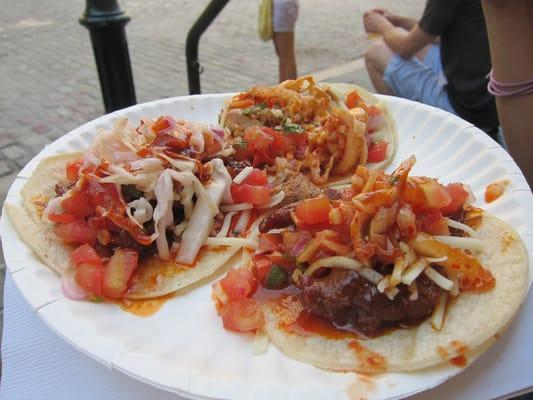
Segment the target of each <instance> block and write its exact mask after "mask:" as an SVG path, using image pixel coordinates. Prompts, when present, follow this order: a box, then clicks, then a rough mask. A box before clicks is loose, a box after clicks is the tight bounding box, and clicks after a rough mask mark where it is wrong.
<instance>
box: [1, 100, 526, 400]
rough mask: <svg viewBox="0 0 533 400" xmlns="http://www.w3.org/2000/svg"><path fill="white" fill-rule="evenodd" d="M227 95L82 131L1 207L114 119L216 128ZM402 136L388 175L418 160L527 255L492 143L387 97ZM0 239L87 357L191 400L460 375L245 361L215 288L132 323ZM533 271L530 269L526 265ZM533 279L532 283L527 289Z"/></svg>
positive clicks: (35, 296) (306, 394)
mask: <svg viewBox="0 0 533 400" xmlns="http://www.w3.org/2000/svg"><path fill="white" fill-rule="evenodd" d="M227 96H228V95H205V96H193V97H179V98H172V99H166V100H160V101H155V102H151V103H146V104H139V105H137V106H134V107H130V108H128V109H125V110H121V111H117V112H115V113H112V114H109V115H106V116H103V117H101V118H98V119H96V120H94V121H92V122H89V123H87V124H85V125H83V126H81V127H79V128H77V129H75V130H74V131H72V132H70V133H68V134H67V135H65V136H63V137H62V138H60V139H59V140H57V141H56V142H54V143H52V144H51V145H49V146H47V147H46V148H45V149H44V150H43V151H42V152H41V153H39V154H38V155H37V156H36V157H35V158H34V159H33V160H31V161H30V162H29V163H28V165H27V166H26V167H25V168H24V169H23V170H22V171H21V172H20V174H19V177H18V178H17V179H16V181H15V182H14V183H13V185H12V187H11V188H10V190H9V192H8V196H7V199H6V201H7V202H10V203H14V204H17V203H19V204H20V197H19V191H20V189H21V187H22V186H23V184H24V183H25V180H26V179H27V178H28V176H30V175H31V173H32V171H33V170H34V168H35V167H36V165H37V163H38V161H39V160H40V159H42V158H43V157H46V156H50V155H53V154H57V153H62V152H69V151H76V150H81V149H84V148H85V147H87V146H88V144H89V143H90V142H91V140H92V138H93V137H94V135H95V133H96V131H97V129H98V128H110V127H111V126H112V121H113V119H114V118H116V117H118V116H123V115H124V116H127V117H128V118H129V119H130V120H131V121H132V122H133V123H134V124H136V123H137V122H138V121H139V119H140V118H142V117H157V116H159V115H162V114H169V115H174V116H176V117H180V118H185V119H189V120H194V121H199V122H200V121H201V122H211V123H216V121H217V117H218V113H219V111H220V109H221V107H222V104H223V101H224V99H225V98H226V97H227ZM386 100H387V101H388V102H389V106H390V109H391V112H392V114H393V115H394V117H395V119H396V124H397V127H398V131H399V134H400V147H399V149H398V153H397V155H396V158H395V160H394V161H393V163H392V165H391V166H390V167H389V170H392V169H393V168H394V167H396V166H397V165H398V164H399V162H400V161H402V160H403V159H405V158H407V157H408V156H409V155H411V154H415V156H416V157H417V159H418V162H417V164H416V166H415V168H414V174H420V175H427V176H435V177H440V180H441V182H443V183H447V182H454V181H461V182H465V183H468V184H470V185H471V187H472V189H473V191H474V194H475V195H476V197H477V199H478V202H477V204H478V205H479V206H481V207H483V208H485V209H487V210H488V211H489V212H491V213H493V214H494V215H496V216H498V217H500V218H501V219H503V220H504V221H507V222H508V223H510V224H511V225H513V226H514V227H515V228H516V229H517V230H518V232H519V233H520V234H521V236H522V238H523V240H524V241H525V242H526V245H527V249H528V254H529V257H530V260H531V258H532V252H533V230H532V227H531V226H528V225H527V223H528V222H529V223H531V221H533V198H532V195H531V191H530V189H529V187H528V185H527V183H526V181H525V179H524V177H523V176H522V174H521V172H520V170H519V169H518V167H517V166H516V164H515V163H514V162H513V160H512V159H511V158H510V156H509V155H508V154H507V153H506V152H505V151H504V150H503V149H502V148H501V147H500V146H499V145H498V144H497V143H496V142H494V141H493V140H492V139H490V138H489V137H488V136H486V135H485V134H484V133H483V132H481V131H480V130H479V129H477V128H475V127H473V126H472V125H471V124H469V123H467V122H465V121H463V120H461V119H459V118H457V117H455V116H453V115H451V114H449V113H446V112H444V111H441V110H438V109H435V108H433V107H429V106H425V105H422V104H419V103H415V102H411V101H407V100H403V99H398V98H392V97H387V98H386ZM503 178H507V179H510V180H511V182H512V183H511V185H510V187H509V188H508V190H507V192H506V193H505V194H504V196H503V197H502V198H500V199H499V200H497V201H495V202H493V203H491V204H484V202H483V193H484V189H485V187H486V185H487V184H489V183H491V182H492V181H495V180H498V179H503ZM0 233H1V235H2V242H3V246H4V254H5V259H6V264H7V268H8V269H9V271H10V272H11V273H12V276H13V279H14V281H15V282H16V284H17V286H18V287H19V289H20V290H21V291H22V293H23V294H24V296H25V298H26V300H27V301H28V302H29V303H30V305H31V306H32V307H33V309H34V310H35V312H36V313H37V314H38V315H39V316H40V317H41V318H42V319H43V320H44V321H45V322H46V323H47V324H48V326H49V327H50V328H51V329H52V330H54V331H55V332H57V333H58V334H59V335H60V336H62V337H63V338H64V339H65V340H66V341H68V342H69V343H71V344H72V345H73V346H74V347H76V348H78V349H79V350H81V351H82V352H84V353H85V354H88V355H89V356H91V357H93V358H94V359H95V360H97V361H98V362H101V363H103V364H105V365H107V366H108V367H109V368H113V369H118V370H120V371H123V372H124V373H126V374H128V375H130V376H132V377H134V378H137V379H139V380H141V381H143V382H146V383H148V384H151V385H154V386H156V387H159V388H161V389H164V390H168V391H172V392H175V393H178V394H180V395H182V396H185V397H189V398H217V399H219V398H220V399H221V398H224V399H235V400H247V399H251V398H253V399H258V400H259V399H265V400H267V399H278V400H292V399H307V400H314V399H326V398H327V399H328V400H335V399H356V398H362V397H365V398H376V399H385V398H400V397H404V396H407V395H409V394H413V393H415V392H419V391H422V390H425V389H428V388H431V387H433V386H435V385H437V384H439V383H441V382H443V381H445V380H446V379H448V378H450V377H452V376H453V375H455V374H457V373H459V372H461V369H459V368H456V367H453V366H451V365H442V366H440V367H438V368H432V369H429V370H425V371H421V372H418V373H410V374H408V373H402V374H394V373H391V374H384V375H380V376H378V377H374V378H371V379H368V378H365V377H360V376H358V375H357V374H353V373H332V372H327V371H323V370H320V369H318V368H315V367H312V366H310V365H306V364H302V363H300V362H298V361H295V360H292V359H290V358H288V357H286V356H285V355H284V354H282V353H281V352H280V351H279V350H277V349H276V348H275V347H274V346H272V345H271V346H270V347H269V349H268V352H267V353H266V354H263V355H260V356H253V355H252V352H251V350H252V346H251V344H252V336H251V335H244V334H235V333H231V332H228V331H225V330H224V329H223V328H222V324H221V320H220V318H218V316H217V315H216V312H215V309H214V306H213V304H212V301H211V299H210V292H211V285H210V283H211V281H213V280H214V279H211V280H210V281H207V282H203V284H201V285H196V287H195V288H194V290H188V291H187V292H186V293H183V294H181V295H179V296H177V297H176V298H174V299H172V300H171V301H169V302H167V303H166V304H165V306H164V307H163V308H162V309H161V310H160V311H159V312H158V313H156V314H155V315H154V316H152V317H150V318H148V319H146V318H139V317H135V316H133V315H131V314H129V313H126V312H123V311H121V309H120V308H119V307H117V306H115V305H113V304H93V303H86V302H74V301H70V300H68V299H66V298H64V297H63V295H62V293H61V290H60V285H59V279H58V278H57V276H56V275H54V273H52V272H51V271H50V270H49V269H48V268H46V267H45V266H44V265H43V264H42V263H41V262H40V261H39V260H38V259H37V257H36V256H34V254H33V253H32V252H31V250H30V249H29V248H28V247H27V246H25V245H24V244H23V243H22V242H21V241H20V240H19V238H18V236H17V234H16V232H15V231H14V230H13V227H12V226H11V224H10V222H9V220H8V219H7V218H6V217H5V215H2V219H1V226H0ZM530 268H531V264H530ZM531 275H533V274H530V281H531Z"/></svg>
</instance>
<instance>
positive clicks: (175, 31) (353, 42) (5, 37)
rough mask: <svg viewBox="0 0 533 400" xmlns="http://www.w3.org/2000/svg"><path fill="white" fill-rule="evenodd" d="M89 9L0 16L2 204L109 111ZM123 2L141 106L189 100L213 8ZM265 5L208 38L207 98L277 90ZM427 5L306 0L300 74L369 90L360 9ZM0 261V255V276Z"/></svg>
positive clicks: (242, 12)
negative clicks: (188, 50) (261, 15)
mask: <svg viewBox="0 0 533 400" xmlns="http://www.w3.org/2000/svg"><path fill="white" fill-rule="evenodd" d="M82 3H83V2H74V1H69V0H41V1H39V2H37V3H36V2H34V1H30V0H19V1H16V2H10V4H9V6H6V7H4V8H3V11H2V13H1V14H0V87H1V88H2V90H1V91H0V115H1V116H2V118H1V119H0V200H1V202H2V203H3V200H4V198H5V194H6V192H7V190H8V188H9V186H10V185H11V183H12V181H13V180H14V178H15V176H16V174H17V172H18V171H19V170H20V169H21V168H22V167H23V166H24V165H25V164H26V163H27V162H28V161H29V160H30V159H31V158H32V157H33V156H34V155H35V154H36V153H38V152H39V151H40V150H41V149H42V148H43V147H44V145H46V144H47V143H50V142H52V141H53V140H55V139H57V138H58V137H60V136H62V135H63V134H65V133H66V132H68V131H70V130H72V129H74V128H75V127H77V126H79V125H81V124H82V123H84V122H87V121H89V120H91V119H93V118H95V117H97V116H99V115H102V114H103V113H104V110H103V104H102V99H101V92H100V86H99V83H98V78H97V74H96V68H95V63H94V57H93V53H92V48H91V43H90V41H89V35H88V31H87V30H86V29H85V28H83V27H82V26H81V25H80V24H79V23H78V18H79V16H80V15H81V13H82V12H83V4H82ZM119 3H120V5H121V7H122V8H123V9H124V10H125V11H126V13H127V14H128V15H129V16H130V17H131V22H130V23H129V24H128V25H127V26H126V32H127V37H128V42H129V49H130V57H131V63H132V68H133V76H134V80H135V86H136V92H137V99H138V101H139V102H145V101H150V100H155V99H159V98H164V97H172V96H181V95H186V94H188V89H187V76H186V64H185V39H186V36H187V32H188V29H189V28H190V27H191V25H192V24H193V22H194V21H195V20H196V18H197V17H198V16H199V15H200V13H201V11H202V10H203V9H204V7H205V6H206V5H207V4H208V1H207V0H197V1H194V0H151V1H143V0H119ZM258 5H259V0H256V1H251V0H232V1H230V2H229V3H228V5H227V6H226V8H225V9H224V10H223V11H222V13H221V14H220V15H219V17H218V18H217V19H216V20H215V22H214V23H213V24H212V25H211V26H210V27H209V29H208V30H207V31H206V32H205V34H204V35H203V37H202V39H201V41H200V51H199V54H200V62H201V64H202V67H203V69H204V73H203V74H202V75H201V84H202V89H203V92H204V93H216V92H232V91H238V90H242V89H246V88H248V87H250V86H252V85H255V84H260V83H264V84H274V83H276V81H277V58H276V55H275V52H274V49H273V45H272V43H271V42H262V41H261V40H260V39H259V37H258V35H257V8H258ZM423 5H424V1H423V0H404V1H402V2H395V1H393V0H382V1H376V0H369V1H365V2H359V1H354V0H331V1H325V0H302V1H300V15H299V18H298V21H297V27H296V48H297V62H298V68H299V72H300V74H301V75H303V74H309V73H314V72H319V71H322V73H325V74H323V75H324V76H327V78H328V79H329V80H331V81H345V82H354V83H359V84H361V85H363V86H366V87H369V81H368V77H367V75H366V71H365V69H364V63H362V60H361V57H362V55H363V53H364V50H365V48H366V47H367V45H368V41H367V37H366V34H365V33H364V30H363V27H362V15H363V12H364V11H366V10H368V9H370V8H374V7H378V6H379V7H387V8H390V9H391V10H392V11H395V12H398V13H401V14H404V15H409V16H412V17H415V18H416V17H418V16H419V15H420V14H421V12H422V8H423ZM356 60H359V61H356ZM354 61H355V62H354ZM5 250H7V251H9V249H5ZM3 264H4V263H3V255H2V254H0V275H2V274H3ZM2 282H3V280H2V281H0V283H2ZM2 288H3V285H1V286H0V310H1V309H2V305H3V300H2V298H3V295H2V292H3V289H2ZM0 313H1V311H0ZM0 315H1V314H0ZM0 330H1V324H0ZM0 332H1V331H0Z"/></svg>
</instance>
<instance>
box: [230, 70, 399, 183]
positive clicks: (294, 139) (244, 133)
mask: <svg viewBox="0 0 533 400" xmlns="http://www.w3.org/2000/svg"><path fill="white" fill-rule="evenodd" d="M344 89H346V87H345V86H342V85H340V86H338V87H337V86H335V85H327V84H317V83H315V81H314V79H313V78H312V77H311V76H306V77H303V78H299V79H297V80H293V81H285V82H283V83H281V84H280V85H278V86H274V87H265V86H256V87H253V88H251V89H250V90H248V91H247V92H243V93H239V94H237V95H235V96H233V97H232V98H231V99H230V100H229V101H228V102H227V103H226V106H225V108H224V110H222V113H221V115H220V124H221V125H222V126H223V127H224V128H226V129H227V130H229V132H230V140H231V144H232V145H233V147H234V148H235V150H236V153H235V155H234V156H233V158H234V159H236V160H238V161H241V162H243V161H244V162H248V163H250V164H251V165H252V166H254V167H260V166H261V167H264V168H265V169H266V170H267V171H268V172H269V174H270V175H272V176H277V177H278V179H282V178H283V177H285V176H287V175H289V176H290V175H291V172H295V171H296V172H303V173H304V174H305V175H306V176H308V177H309V179H310V181H311V182H312V183H313V184H315V185H318V186H321V187H323V186H329V185H331V184H332V183H333V182H335V183H336V184H340V183H346V180H347V179H349V177H350V176H351V175H352V174H353V172H354V170H355V168H356V167H357V165H359V164H362V165H365V164H366V163H367V162H368V161H369V160H368V157H369V156H370V157H371V160H370V161H371V162H372V165H373V166H375V167H376V168H382V167H384V166H385V165H386V164H387V163H388V162H390V160H391V159H392V158H393V157H394V154H395V152H396V148H397V138H396V136H397V135H396V131H395V130H394V123H393V121H392V118H391V116H390V114H389V113H388V112H387V111H386V108H385V107H384V106H383V105H382V104H381V103H379V101H378V100H377V98H375V97H374V96H373V95H371V94H370V93H368V92H364V97H362V96H360V97H357V98H358V101H357V102H355V101H352V102H349V103H348V105H349V106H350V107H347V105H346V102H345V101H344V97H345V94H344V92H343V90H344ZM352 92H353V93H355V92H354V89H353V88H352V90H351V92H350V93H347V94H350V96H349V98H350V100H353V99H354V98H355V97H354V96H355V94H352ZM352 103H353V104H352ZM367 127H370V128H371V129H370V131H369V129H368V128H367ZM378 128H379V129H380V133H379V134H377V133H378V132H376V134H377V136H376V138H377V139H376V140H375V141H374V142H376V143H373V142H372V140H370V138H372V135H371V134H369V132H370V133H373V132H374V131H375V130H376V129H378ZM369 150H370V153H369ZM280 177H281V178H280Z"/></svg>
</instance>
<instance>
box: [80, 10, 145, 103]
mask: <svg viewBox="0 0 533 400" xmlns="http://www.w3.org/2000/svg"><path fill="white" fill-rule="evenodd" d="M129 20H130V17H128V16H127V15H126V14H125V13H124V11H122V10H121V8H120V6H119V5H118V2H117V0H86V8H85V13H84V14H83V15H82V16H81V17H80V19H79V22H80V24H82V25H83V26H85V27H86V28H87V29H89V32H90V35H91V42H92V45H93V51H94V57H95V59H96V68H97V69H98V78H99V79H100V87H101V88H102V97H103V99H104V107H105V111H106V112H111V111H114V110H118V109H121V108H124V107H127V106H131V105H133V104H136V103H137V100H136V98H135V88H134V85H133V75H132V73H131V64H130V56H129V52H128V42H127V40H126V31H125V29H124V26H125V25H126V24H127V23H128V22H129Z"/></svg>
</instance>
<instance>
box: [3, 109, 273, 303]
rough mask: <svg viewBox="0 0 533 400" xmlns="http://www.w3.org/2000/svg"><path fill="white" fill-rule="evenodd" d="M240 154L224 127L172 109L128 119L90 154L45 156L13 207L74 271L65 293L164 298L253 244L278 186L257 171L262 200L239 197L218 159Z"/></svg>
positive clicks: (57, 262)
mask: <svg viewBox="0 0 533 400" xmlns="http://www.w3.org/2000/svg"><path fill="white" fill-rule="evenodd" d="M231 152H232V149H231V148H230V147H229V146H228V145H227V143H226V141H225V138H224V132H223V131H222V130H220V129H217V128H212V127H209V126H207V125H202V124H196V123H192V122H187V121H183V120H175V119H173V118H172V117H168V116H165V117H160V118H158V119H155V120H144V121H141V124H140V125H139V126H138V127H137V128H134V127H133V126H131V125H130V124H129V123H128V121H127V120H126V119H125V118H119V119H117V120H116V122H115V126H114V128H113V129H112V130H109V131H105V130H104V131H101V132H100V133H99V134H98V136H97V137H96V139H95V141H94V143H93V144H92V145H91V147H90V148H89V149H88V150H87V151H85V152H83V153H71V154H61V155H58V156H54V157H50V158H47V159H44V160H43V161H41V163H40V164H39V165H38V166H37V168H36V169H35V171H34V173H33V174H32V176H31V177H30V178H29V180H28V181H27V183H26V184H25V186H24V188H23V189H22V190H21V197H22V203H23V207H19V206H16V205H10V204H6V209H7V212H8V215H9V217H10V219H11V221H12V223H13V225H14V226H15V228H16V230H17V231H18V233H19V235H20V237H21V238H22V239H23V240H24V241H25V242H26V243H27V244H28V245H29V246H30V247H31V248H32V249H33V250H34V251H35V252H36V254H37V255H38V256H39V257H40V258H41V259H42V261H43V262H44V263H45V264H46V265H48V266H49V267H50V268H52V269H53V270H54V271H56V272H57V273H58V274H60V275H62V276H65V280H64V281H63V284H64V287H65V285H66V287H67V290H66V292H68V293H70V294H72V293H75V295H74V296H77V297H80V298H86V297H91V298H99V297H105V298H118V299H120V298H132V299H136V298H150V297H156V296H162V295H164V294H167V293H170V292H174V291H176V290H178V289H182V288H184V287H186V286H188V285H190V284H192V283H194V282H196V281H198V280H199V279H201V278H203V277H206V276H208V275H211V274H212V273H213V272H215V271H216V270H217V269H219V268H220V267H222V266H223V265H224V264H225V263H226V262H227V261H228V260H229V259H230V258H231V257H232V256H233V255H234V254H235V253H236V252H237V251H238V250H239V249H241V248H242V247H246V246H249V245H250V241H249V240H247V239H245V238H243V236H244V235H245V234H246V232H247V229H248V228H249V226H251V224H252V223H253V220H254V215H252V214H253V208H254V204H260V203H261V204H262V203H267V204H268V203H269V202H270V201H271V194H270V188H269V186H268V185H267V184H266V175H264V174H262V173H260V172H259V171H251V172H252V173H251V174H249V175H250V176H249V177H248V178H247V181H245V182H242V183H241V186H250V187H252V188H253V189H254V190H249V192H252V194H254V195H255V198H254V199H251V200H256V202H255V203H254V204H248V203H247V204H244V205H243V204H234V203H235V202H234V201H233V198H232V193H231V192H232V191H233V190H234V188H233V187H232V177H231V176H230V174H229V172H228V169H227V168H226V166H225V165H224V163H223V161H222V160H221V159H220V158H219V157H224V156H225V155H227V154H228V153H231ZM252 180H253V182H252ZM243 181H244V179H243ZM239 188H240V186H239ZM258 194H260V195H261V196H260V197H258ZM241 197H242V196H241ZM224 207H230V208H231V207H233V208H235V207H237V208H236V209H234V210H229V211H228V210H226V211H224ZM239 207H240V208H239ZM228 236H229V237H228ZM252 246H253V243H252ZM65 282H66V284H65Z"/></svg>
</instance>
